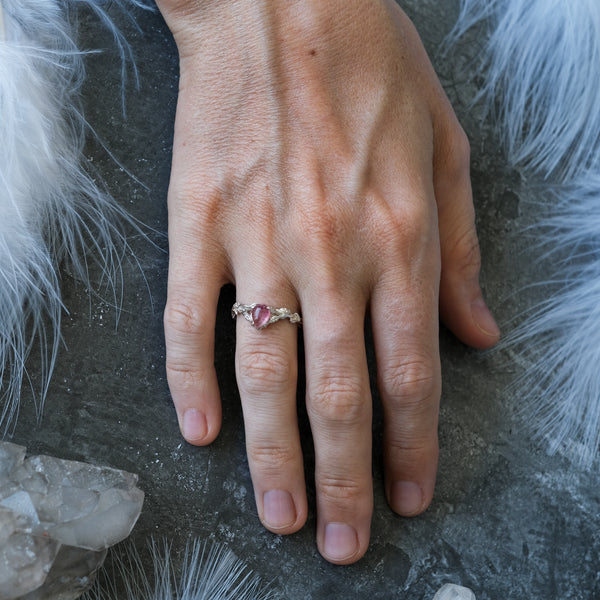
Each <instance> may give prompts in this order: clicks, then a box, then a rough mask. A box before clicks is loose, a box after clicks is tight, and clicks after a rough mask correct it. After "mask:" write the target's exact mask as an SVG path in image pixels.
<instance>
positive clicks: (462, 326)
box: [434, 123, 500, 348]
mask: <svg viewBox="0 0 600 600" xmlns="http://www.w3.org/2000/svg"><path fill="white" fill-rule="evenodd" d="M444 135H445V137H444V140H443V142H442V143H439V144H438V147H442V148H443V149H444V150H443V151H441V150H440V151H438V152H437V154H436V156H435V161H434V188H435V197H436V201H437V205H438V220H439V230H440V246H441V256H442V274H441V281H440V316H441V318H442V321H443V322H444V323H445V324H446V325H447V326H448V327H449V328H450V330H451V331H452V332H453V333H454V334H455V335H456V336H457V337H458V338H459V339H461V340H462V341H463V342H465V343H466V344H468V345H470V346H473V347H475V348H488V347H490V346H493V345H494V344H495V343H496V342H497V341H498V338H499V337H500V330H499V329H498V325H497V324H496V321H495V320H494V318H493V316H492V314H491V313H490V311H489V309H488V307H487V305H486V303H485V300H484V299H483V294H482V292H481V288H480V286H479V271H480V267H481V255H480V252H479V242H478V239H477V232H476V230H475V211H474V208H473V196H472V191H471V179H470V175H469V154H470V152H469V143H468V140H467V138H466V136H465V134H464V132H463V131H462V129H460V127H459V126H458V124H457V123H456V125H455V127H453V128H452V129H451V130H447V133H445V134H444Z"/></svg>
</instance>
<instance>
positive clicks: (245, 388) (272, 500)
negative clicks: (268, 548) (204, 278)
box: [236, 269, 307, 534]
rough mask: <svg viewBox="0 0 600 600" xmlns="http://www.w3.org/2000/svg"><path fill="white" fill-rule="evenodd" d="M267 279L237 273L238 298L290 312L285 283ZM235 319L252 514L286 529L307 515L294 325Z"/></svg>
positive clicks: (290, 299) (293, 528)
mask: <svg viewBox="0 0 600 600" xmlns="http://www.w3.org/2000/svg"><path fill="white" fill-rule="evenodd" d="M243 272H244V273H254V274H256V272H255V271H254V272H253V271H252V270H250V269H244V270H243ZM268 279H269V277H268V276H266V277H261V276H259V277H242V278H240V277H237V278H236V280H237V292H236V293H237V298H238V301H240V302H242V303H248V304H250V303H253V302H261V303H262V302H264V303H265V304H267V305H269V306H273V307H275V308H280V307H287V308H290V309H291V310H293V311H294V312H295V311H296V308H297V307H296V304H297V300H296V299H295V295H294V294H293V293H291V292H289V291H287V290H289V286H288V285H287V284H286V283H285V282H282V281H276V280H275V279H272V280H271V283H270V284H266V283H265V282H266V281H268ZM257 281H259V282H261V283H260V284H257V283H256V282H257ZM262 310H263V311H264V309H262ZM237 320H238V322H237V346H236V373H237V380H238V386H239V390H240V396H241V400H242V408H243V412H244V424H245V430H246V448H247V454H248V463H249V467H250V473H251V475H252V482H253V485H254V494H255V498H256V506H257V510H258V514H259V517H260V519H261V521H262V523H263V524H264V526H265V527H266V528H267V529H269V530H270V531H273V532H275V533H283V534H286V533H292V532H294V531H297V530H298V529H300V527H302V525H303V524H304V522H305V521H306V515H307V502H306V489H305V483H304V469H303V463H302V449H301V445H300V437H299V433H298V422H297V413H296V383H297V371H298V366H297V360H298V359H297V325H294V324H292V323H290V322H289V320H287V319H284V320H282V321H279V322H277V323H273V324H271V325H268V326H266V327H265V328H264V329H261V330H257V329H255V328H254V327H253V326H252V325H251V324H250V323H249V322H247V321H246V320H245V319H244V318H243V317H242V316H238V317H237Z"/></svg>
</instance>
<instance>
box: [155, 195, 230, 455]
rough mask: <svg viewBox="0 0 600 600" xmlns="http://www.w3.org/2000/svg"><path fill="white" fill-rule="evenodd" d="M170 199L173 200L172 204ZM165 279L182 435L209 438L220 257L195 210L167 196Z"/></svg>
mask: <svg viewBox="0 0 600 600" xmlns="http://www.w3.org/2000/svg"><path fill="white" fill-rule="evenodd" d="M173 204H175V206H173ZM169 211H170V214H169V281H168V292H167V303H166V306H165V313H164V329H165V342H166V352H167V357H166V368H167V380H168V382H169V388H170V391H171V395H172V398H173V403H174V404H175V409H176V411H177V418H178V420H179V427H180V429H181V432H182V434H183V436H184V438H185V439H186V440H187V441H188V442H190V443H191V444H195V445H205V444H209V443H210V442H212V441H213V440H214V439H215V437H216V436H217V434H218V432H219V429H220V427H221V402H220V396H219V388H218V383H217V376H216V372H215V368H214V332H215V318H216V309H217V302H218V298H219V291H220V288H221V287H222V285H223V284H224V283H225V282H226V279H225V276H224V273H225V269H224V266H223V265H224V260H223V258H222V256H221V253H220V252H219V251H218V250H217V249H216V245H215V244H214V243H211V242H210V240H211V239H212V237H211V235H210V234H209V233H208V229H209V227H208V226H207V225H206V223H205V222H204V220H203V219H202V215H201V214H200V215H198V216H197V217H196V218H194V217H193V215H194V214H197V210H187V211H182V210H177V203H176V199H175V200H174V199H173V194H172V193H171V192H170V198H169Z"/></svg>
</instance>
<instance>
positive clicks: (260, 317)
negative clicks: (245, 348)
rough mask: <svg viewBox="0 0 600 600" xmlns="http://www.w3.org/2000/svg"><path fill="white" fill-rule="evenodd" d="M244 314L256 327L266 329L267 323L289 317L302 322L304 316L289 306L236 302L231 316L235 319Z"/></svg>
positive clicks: (295, 321)
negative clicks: (277, 306)
mask: <svg viewBox="0 0 600 600" xmlns="http://www.w3.org/2000/svg"><path fill="white" fill-rule="evenodd" d="M238 315H242V316H243V317H244V319H246V321H248V322H249V323H250V324H251V325H252V326H253V327H255V328H256V329H264V328H265V327H267V325H271V324H272V323H276V322H277V321H280V320H281V319H289V320H290V323H298V324H300V323H302V317H301V316H300V315H299V314H298V313H297V312H292V311H291V310H290V309H289V308H274V307H273V306H267V305H266V304H258V303H256V302H255V303H254V304H240V303H239V302H236V303H235V304H234V305H233V307H232V308H231V316H232V317H233V318H234V319H235V318H236V317H237V316H238Z"/></svg>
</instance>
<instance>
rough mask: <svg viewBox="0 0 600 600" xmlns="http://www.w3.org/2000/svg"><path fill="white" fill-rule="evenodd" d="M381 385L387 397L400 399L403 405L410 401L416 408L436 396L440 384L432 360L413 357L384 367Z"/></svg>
mask: <svg viewBox="0 0 600 600" xmlns="http://www.w3.org/2000/svg"><path fill="white" fill-rule="evenodd" d="M382 387H383V389H384V390H385V393H386V396H387V397H388V398H391V399H397V400H398V401H401V402H402V405H403V407H406V405H407V403H411V404H413V405H414V407H415V408H418V407H419V405H421V404H424V403H425V401H426V400H429V399H432V398H435V397H437V394H438V393H439V388H440V384H439V376H438V373H437V369H436V368H434V365H433V363H432V361H431V360H429V359H425V358H414V357H413V358H411V359H404V360H401V361H399V362H398V363H396V364H395V365H393V366H391V367H388V368H387V369H385V370H384V379H383V383H382Z"/></svg>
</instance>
